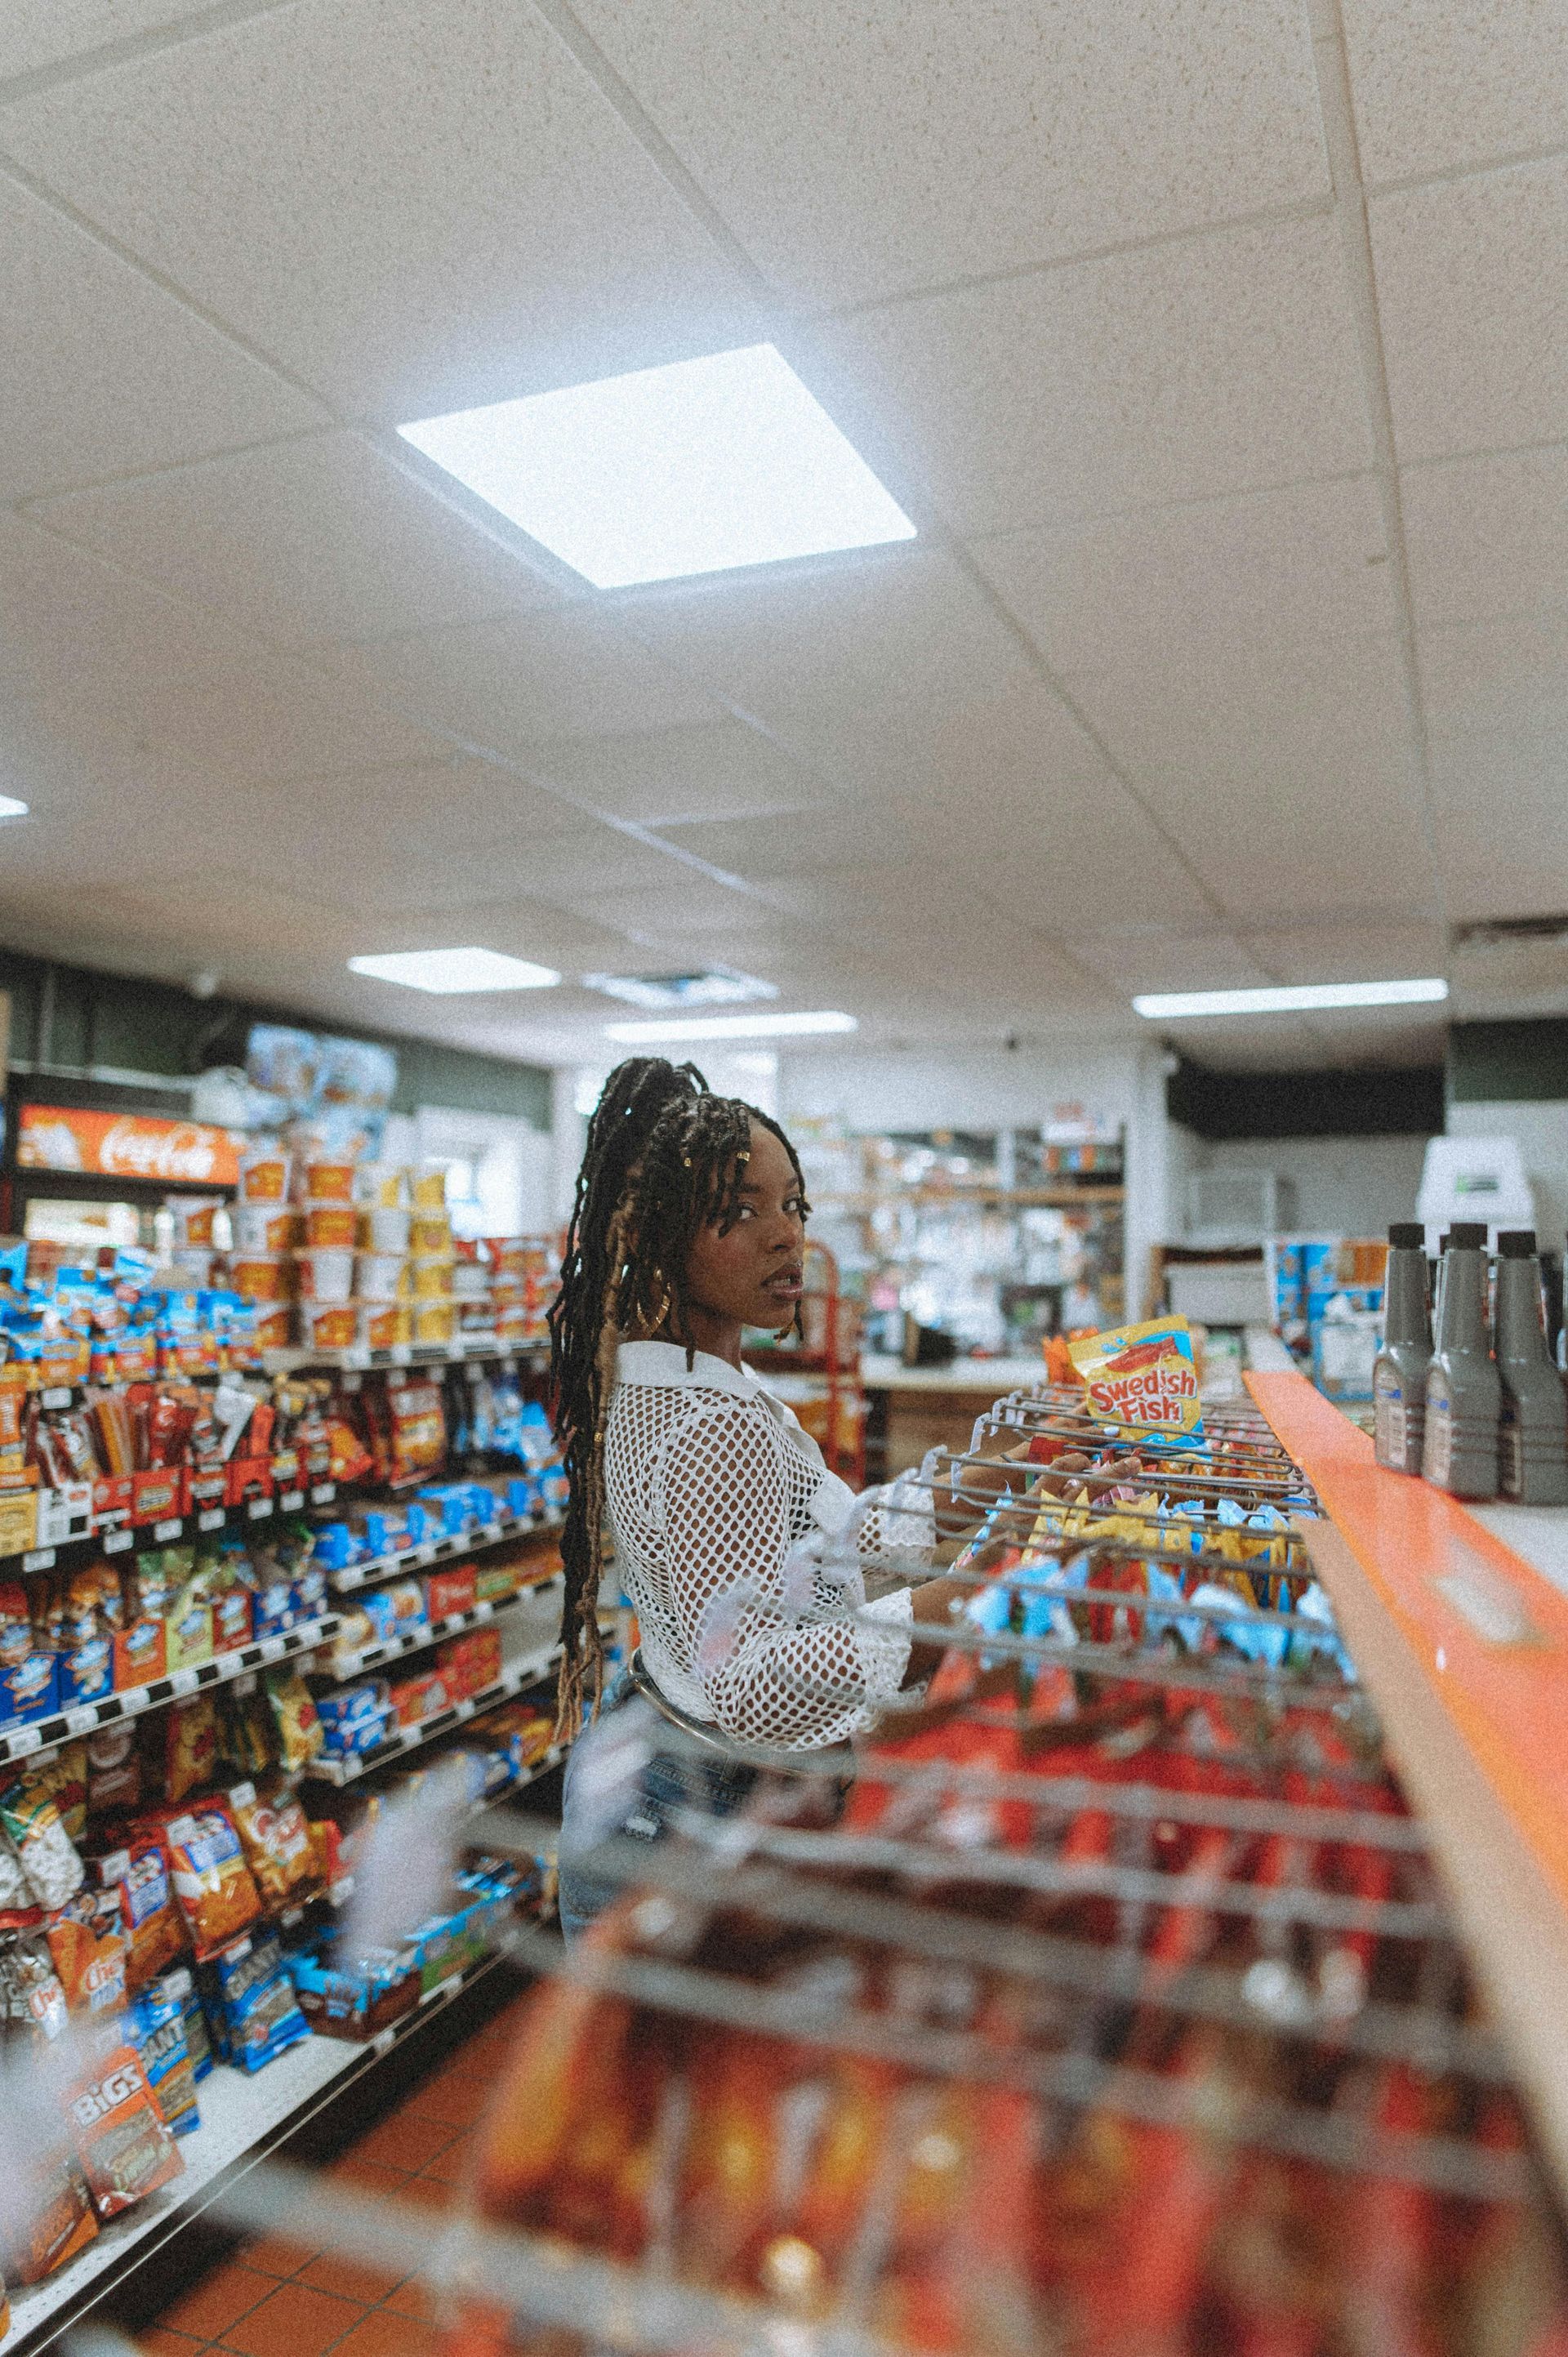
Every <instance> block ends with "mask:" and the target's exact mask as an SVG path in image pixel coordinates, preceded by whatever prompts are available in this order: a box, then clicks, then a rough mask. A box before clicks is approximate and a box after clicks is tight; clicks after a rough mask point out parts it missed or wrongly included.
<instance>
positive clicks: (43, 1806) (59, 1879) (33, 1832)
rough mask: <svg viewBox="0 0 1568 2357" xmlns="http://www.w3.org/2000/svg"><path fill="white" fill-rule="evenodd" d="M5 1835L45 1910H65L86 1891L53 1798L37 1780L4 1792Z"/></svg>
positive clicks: (0, 1811)
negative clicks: (79, 1892)
mask: <svg viewBox="0 0 1568 2357" xmlns="http://www.w3.org/2000/svg"><path fill="white" fill-rule="evenodd" d="M0 1833H4V1834H5V1836H6V1837H7V1839H8V1840H9V1841H10V1843H11V1845H12V1847H13V1848H14V1849H15V1850H16V1855H17V1857H19V1858H20V1859H21V1861H22V1871H23V1872H24V1873H25V1874H26V1876H27V1881H28V1884H29V1886H30V1888H31V1889H32V1893H33V1897H34V1898H35V1899H36V1900H37V1901H38V1905H39V1906H40V1907H42V1908H44V1909H45V1910H52V1909H54V1908H56V1907H63V1906H64V1905H65V1902H66V1900H68V1899H70V1898H73V1897H74V1896H75V1894H76V1892H77V1891H79V1890H80V1889H81V1883H82V1865H81V1858H80V1857H78V1856H77V1852H76V1846H75V1844H74V1843H73V1842H72V1840H71V1838H70V1835H69V1834H68V1833H67V1832H66V1829H65V1826H64V1825H63V1824H62V1823H61V1822H60V1813H59V1808H58V1806H57V1805H56V1803H55V1799H54V1795H53V1794H52V1792H50V1791H49V1789H48V1784H47V1782H45V1781H43V1780H42V1778H41V1777H40V1776H39V1775H38V1774H37V1773H35V1774H33V1775H26V1774H24V1775H21V1776H17V1777H16V1778H15V1779H14V1780H13V1781H12V1782H11V1783H9V1784H7V1785H6V1786H5V1790H4V1791H0Z"/></svg>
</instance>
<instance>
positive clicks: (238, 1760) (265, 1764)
mask: <svg viewBox="0 0 1568 2357" xmlns="http://www.w3.org/2000/svg"><path fill="white" fill-rule="evenodd" d="M252 1675H253V1674H252ZM243 1683H244V1682H243V1681H242V1684H243ZM217 1702H218V1749H219V1752H220V1755H221V1757H222V1759H223V1760H225V1761H226V1763H227V1764H228V1766H229V1767H231V1768H232V1769H233V1770H236V1771H237V1773H239V1774H240V1775H242V1776H264V1775H265V1774H266V1771H267V1770H268V1769H269V1768H274V1767H275V1766H276V1765H277V1760H278V1733H277V1727H276V1724H275V1723H274V1718H273V1714H272V1711H271V1709H270V1707H269V1706H268V1703H267V1698H266V1696H265V1695H263V1693H262V1692H261V1691H260V1689H259V1688H258V1687H256V1686H255V1685H254V1684H252V1686H251V1687H250V1689H249V1691H246V1692H242V1691H241V1687H240V1686H239V1685H233V1686H225V1687H223V1688H221V1689H220V1692H219V1694H218V1696H217Z"/></svg>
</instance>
